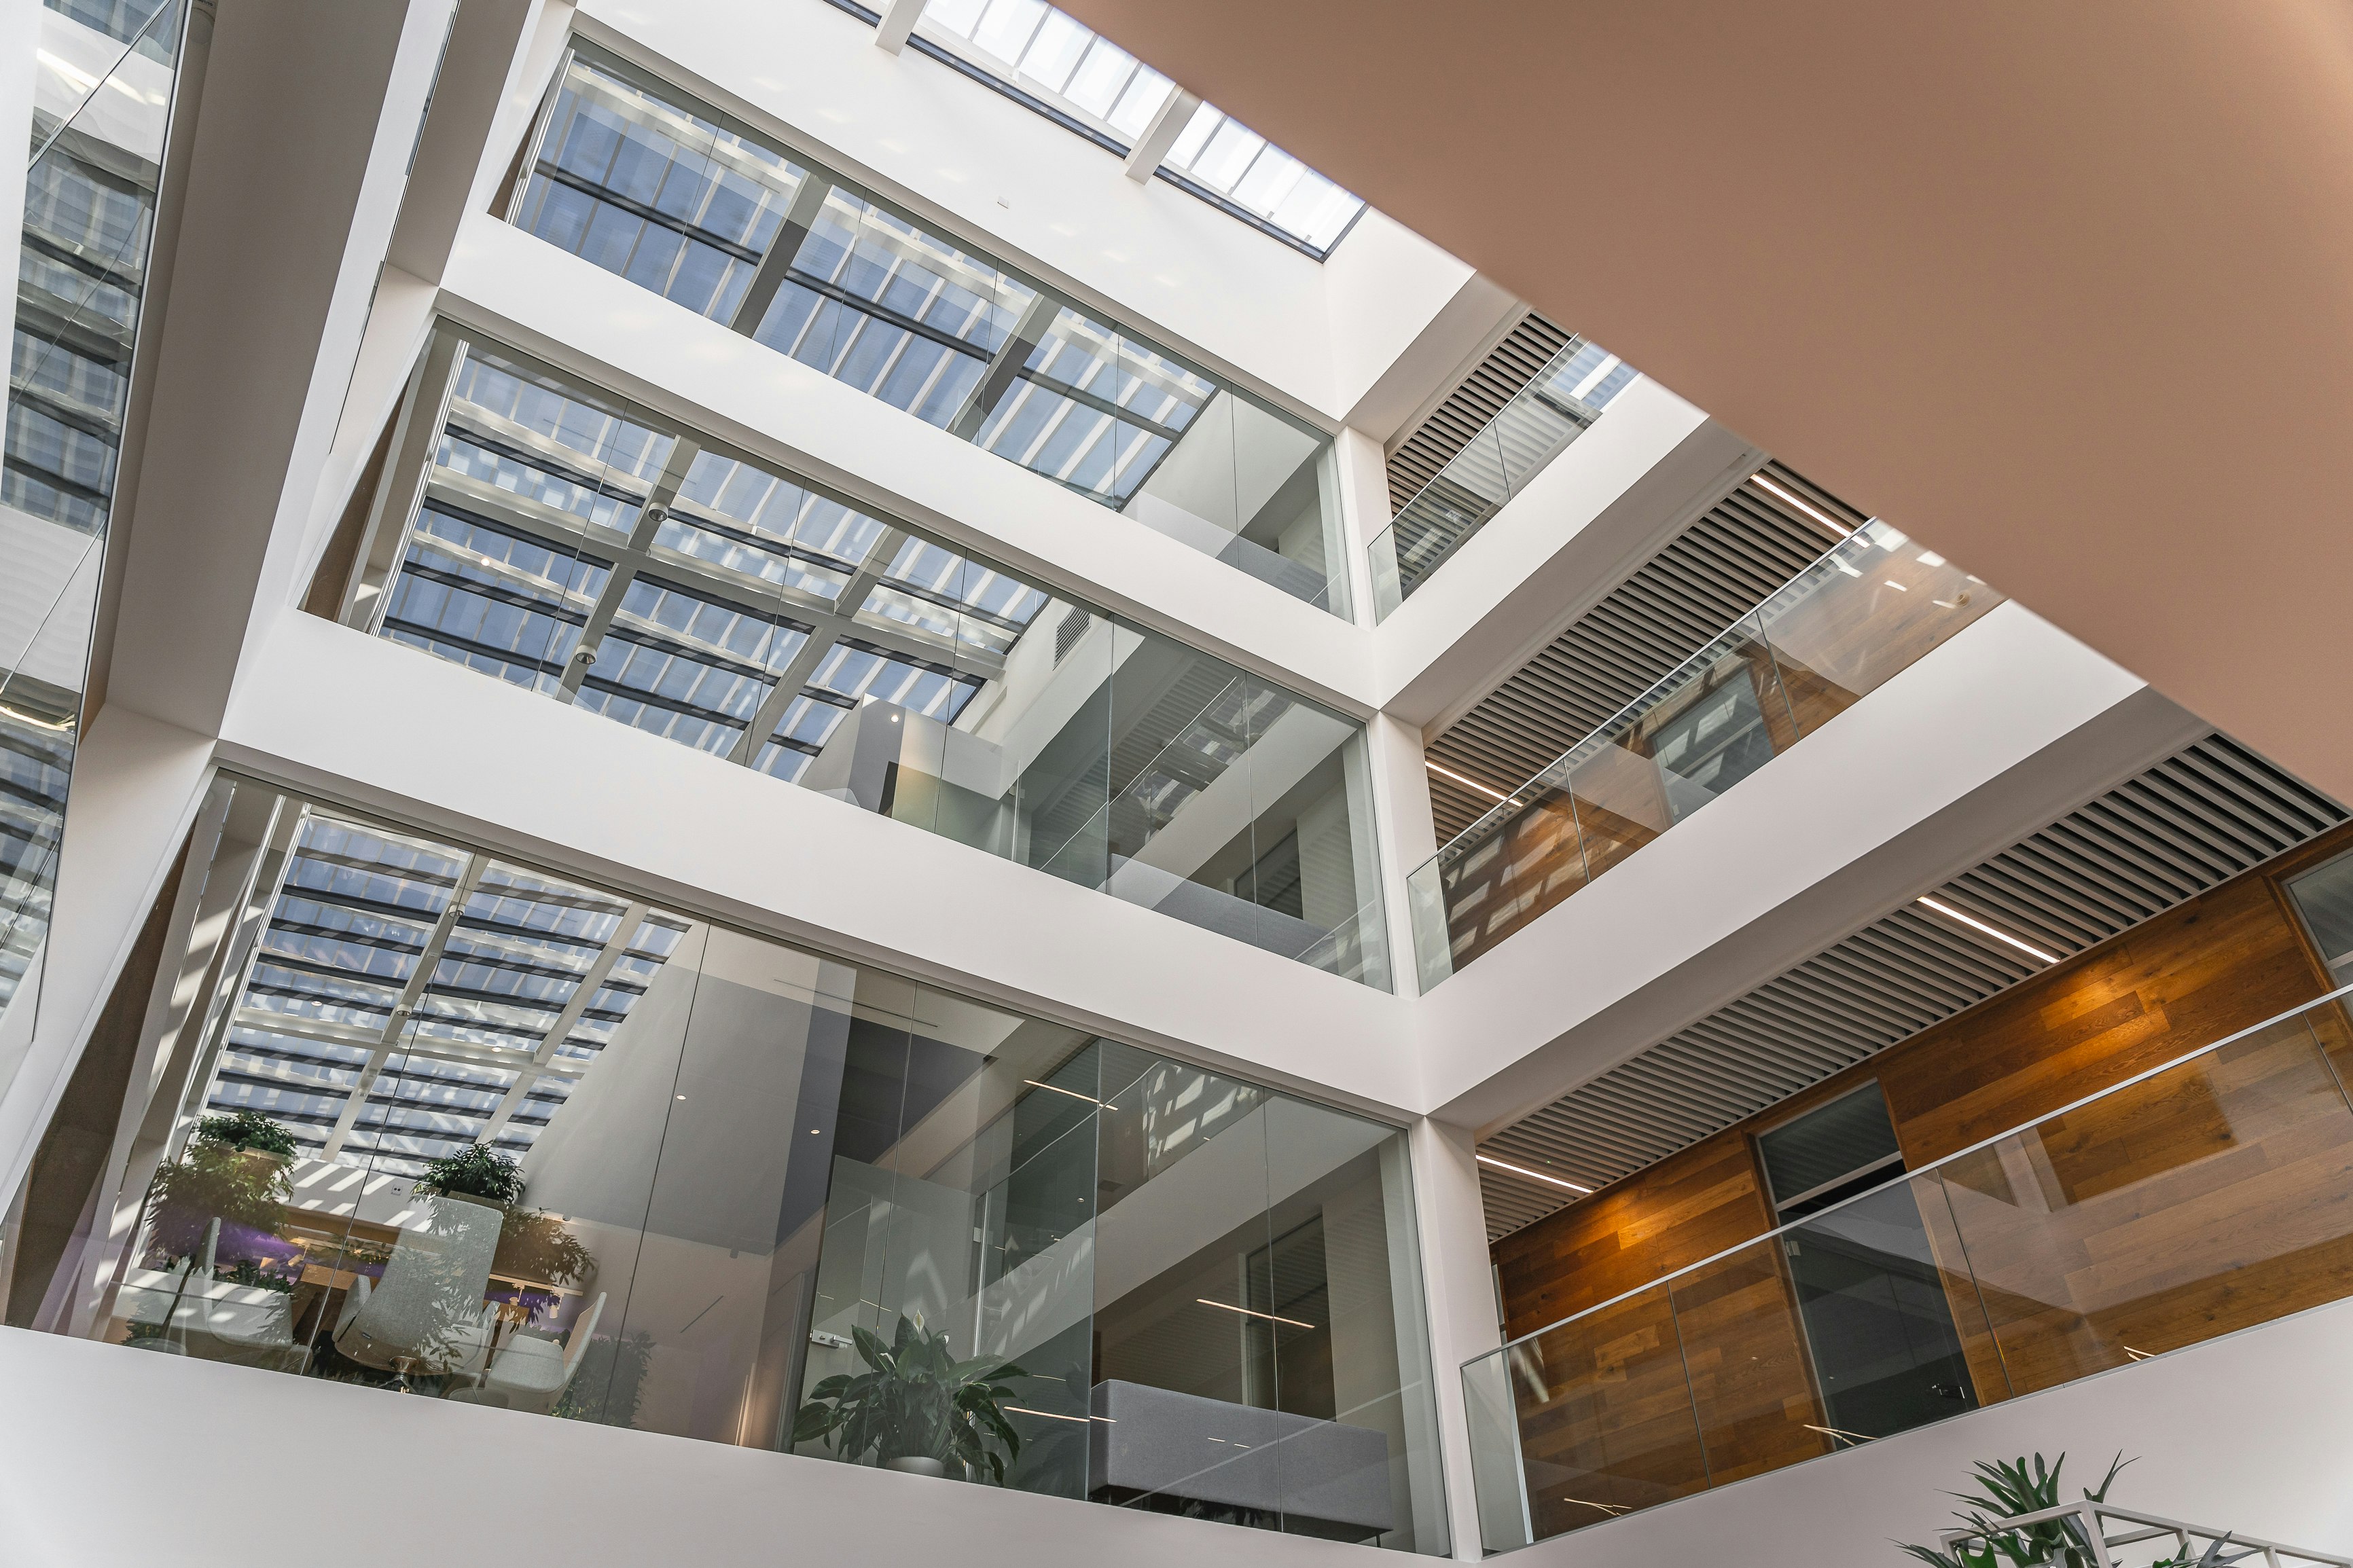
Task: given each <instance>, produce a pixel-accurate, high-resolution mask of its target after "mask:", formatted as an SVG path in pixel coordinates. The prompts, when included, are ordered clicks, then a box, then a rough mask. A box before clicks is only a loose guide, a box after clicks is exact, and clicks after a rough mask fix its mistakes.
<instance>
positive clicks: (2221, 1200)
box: [1946, 1006, 2353, 1394]
mask: <svg viewBox="0 0 2353 1568" xmlns="http://www.w3.org/2000/svg"><path fill="white" fill-rule="evenodd" d="M2342 1026H2343V1019H2342V1016H2341V1014H2339V1013H2338V1011H2337V1009H2336V1008H2334V1007H2333V1006H2332V1007H2330V1008H2328V1009H2327V1010H2325V1011H2322V1012H2316V1013H2311V1014H2306V1015H2305V1016H2298V1017H2295V1018H2293V1019H2290V1020H2287V1021H2284V1022H2282V1023H2280V1024H2277V1025H2274V1026H2271V1027H2269V1028H2266V1029H2263V1030H2259V1031H2257V1032H2256V1033H2254V1034H2253V1035H2251V1036H2248V1037H2245V1038H2242V1039H2240V1040H2237V1041H2234V1042H2232V1043H2231V1044H2229V1045H2226V1046H2223V1047H2219V1048H2218V1049H2215V1050H2213V1051H2211V1052H2208V1053H2206V1054H2205V1055H2202V1056H2200V1057H2197V1058H2193V1059H2191V1060H2189V1061H2187V1062H2183V1063H2181V1064H2180V1065H2179V1066H2177V1067H2174V1068H2168V1069H2167V1070H2166V1071H2164V1072H2162V1073H2159V1074H2158V1075H2157V1076H2155V1077H2153V1078H2148V1079H2141V1080H2140V1081H2138V1082H2137V1083H2134V1084H2131V1085H2128V1086H2126V1088H2123V1089H2118V1090H2116V1091H2115V1092H2113V1093H2111V1094H2108V1095H2105V1096H2103V1097H2101V1098H2100V1099H2098V1100H2094V1101H2092V1102H2090V1103H2088V1104H2086V1105H2084V1106H2082V1107H2080V1108H2078V1109H2077V1110H2071V1111H2068V1112H2066V1113H2065V1114H2063V1115H2061V1116H2056V1117H2052V1118H2051V1119H2049V1120H2048V1121H2042V1122H2039V1123H2037V1124H2036V1125H2034V1126H2033V1127H2031V1128H2029V1129H2027V1130H2025V1131H2021V1132H2019V1133H2015V1134H2012V1135H2010V1136H2009V1137H2006V1138H2002V1139H2000V1140H1999V1141H1997V1142H1994V1143H1992V1144H1990V1145H1989V1146H1987V1147H1986V1148H1983V1149H1979V1150H1977V1151H1975V1152H1971V1153H1969V1154H1967V1155H1964V1156H1962V1157H1961V1158H1960V1159H1958V1160H1956V1161H1955V1162H1953V1163H1951V1164H1950V1165H1948V1166H1947V1168H1946V1177H1947V1192H1948V1193H1949V1194H1950V1196H1951V1199H1952V1212H1953V1215H1954V1218H1955V1221H1956V1223H1957V1229H1958V1232H1959V1236H1960V1239H1961V1241H1962V1243H1963V1245H1964V1246H1966V1247H1967V1248H1968V1259H1969V1263H1970V1265H1971V1267H1972V1268H1973V1269H1974V1271H1975V1273H1976V1277H1977V1280H1978V1287H1979V1289H1980V1290H1981V1291H1982V1293H1983V1295H1984V1299H1985V1310H1986V1311H1987V1313H1988V1315H1989V1319H1990V1321H1991V1324H1992V1332H1993V1337H1994V1341H1995V1342H1996V1345H1997V1346H1998V1348H1999V1350H2000V1357H2001V1362H2002V1365H2003V1367H2004V1368H2005V1369H2006V1371H2007V1373H2008V1374H2009V1378H2010V1383H2011V1384H2012V1385H2013V1386H2014V1387H2015V1388H2016V1389H2017V1391H2018V1392H2019V1393H2021V1394H2028V1393H2032V1392H2033V1391H2035V1390H2037V1389H2042V1388H2048V1387H2051V1386H2052V1385H2053V1384H2061V1383H2066V1382H2070V1381H2072V1380H2073V1379H2075V1378H2078V1377H2084V1376H2088V1375H2089V1374H2091V1373H2094V1372H2101V1371H2105V1370H2106V1369H2108V1368H2110V1367H2116V1366H2124V1365H2126V1364H2128V1363H2132V1362H2134V1361H2137V1360H2140V1359H2141V1358H2142V1357H2144V1356H2148V1355H2155V1354H2158V1353H2161V1352H2166V1351H2169V1350H2177V1349H2179V1348H2180V1347H2181V1346H2182V1345H2184V1344H2188V1343H2193V1342H2197V1341H2199V1340H2203V1339H2210V1338H2211V1337H2213V1336H2214V1335H2216V1334H2221V1333H2228V1332H2230V1331H2233V1330H2236V1329H2242V1328H2246V1327H2248V1326H2250V1325H2252V1324H2254V1323H2260V1322H2264V1321H2269V1320H2270V1319H2272V1318H2275V1317H2278V1316H2281V1315H2282V1314H2284V1313H2285V1312H2289V1311H2293V1310H2296V1309H2297V1308H2299V1307H2302V1306H2307V1305H2311V1304H2313V1303H2314V1302H2315V1301H2316V1300H2332V1299H2334V1298H2335V1297H2336V1296H2337V1295H2339V1294H2342V1293H2343V1289H2344V1288H2343V1286H2341V1285H2333V1284H2328V1283H2325V1282H2323V1281H2324V1280H2325V1279H2327V1278H2328V1277H2330V1276H2334V1277H2335V1278H2336V1279H2345V1278H2346V1277H2347V1274H2348V1268H2353V1218H2348V1213H2353V1110H2348V1105H2347V1103H2346V1100H2345V1094H2344V1089H2343V1087H2342V1084H2341V1083H2340V1081H2339V1079H2338V1078H2337V1073H2336V1071H2335V1070H2333V1069H2332V1068H2331V1065H2330V1062H2329V1059H2328V1057H2327V1053H2326V1052H2324V1050H2323V1048H2322V1045H2323V1040H2324V1039H2325V1038H2327V1036H2326V1035H2324V1034H2323V1032H2322V1031H2324V1030H2326V1031H2330V1032H2332V1033H2339V1037H2341V1033H2340V1032H2341V1030H2342Z"/></svg>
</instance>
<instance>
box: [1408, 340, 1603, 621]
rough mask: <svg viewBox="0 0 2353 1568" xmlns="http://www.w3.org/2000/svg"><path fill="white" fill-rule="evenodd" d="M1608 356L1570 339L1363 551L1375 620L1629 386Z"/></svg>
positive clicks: (1409, 591)
mask: <svg viewBox="0 0 2353 1568" xmlns="http://www.w3.org/2000/svg"><path fill="white" fill-rule="evenodd" d="M1633 375H1634V372H1633V368H1632V367H1631V366H1630V365H1627V364H1625V363H1623V362H1622V361H1620V359H1619V358H1618V357H1617V356H1616V355H1614V354H1611V353H1608V352H1606V351H1605V350H1603V349H1601V348H1599V347H1598V346H1596V345H1595V344H1592V343H1588V342H1584V341H1583V340H1581V339H1572V340H1571V341H1570V342H1569V343H1568V346H1567V347H1566V348H1564V349H1562V350H1561V351H1560V353H1557V354H1556V355H1555V356H1554V357H1553V359H1552V361H1551V362H1550V363H1547V364H1546V366H1545V367H1544V369H1542V370H1540V371H1538V372H1537V373H1536V374H1535V376H1533V377H1531V378H1530V380H1529V381H1528V384H1526V385H1525V386H1524V387H1522V388H1521V389H1520V391H1519V392H1518V393H1517V394H1515V395H1514V396H1513V398H1512V399H1511V401H1510V402H1508V403H1506V404H1504V406H1503V408H1502V410H1501V411H1500V412H1498V413H1497V414H1496V416H1495V417H1494V418H1493V419H1492V420H1490V421H1489V422H1488V424H1487V426H1486V427H1485V428H1484V429H1482V430H1481V431H1480V432H1479V433H1478V434H1477V435H1476V436H1474V437H1472V438H1471V440H1469V441H1468V442H1466V443H1465V444H1464V445H1463V447H1462V449H1461V451H1459V452H1457V453H1456V454H1455V455H1454V457H1453V458H1451V460H1450V461H1449V462H1448V463H1447V465H1446V467H1445V468H1441V469H1440V470H1439V472H1438V475H1437V477H1436V478H1434V479H1431V480H1430V483H1429V484H1427V485H1425V486H1423V487H1422V489H1421V490H1420V491H1419V493H1418V494H1416V495H1415V496H1414V497H1413V499H1411V500H1409V501H1407V502H1406V503H1405V505H1404V506H1402V507H1400V508H1398V514H1397V517H1396V518H1395V520H1394V521H1391V522H1390V524H1389V526H1388V528H1386V529H1383V530H1382V531H1381V532H1380V533H1379V535H1378V536H1377V537H1376V538H1375V539H1374V541H1373V542H1372V543H1371V545H1370V546H1368V552H1369V555H1370V559H1371V563H1372V574H1373V585H1374V586H1373V593H1374V605H1375V608H1376V610H1377V615H1378V616H1379V617H1380V618H1384V619H1386V618H1387V617H1388V614H1389V612H1390V611H1392V610H1394V609H1396V608H1397V607H1398V605H1401V604H1403V603H1404V602H1405V601H1406V600H1407V599H1408V598H1409V597H1410V596H1411V595H1412V594H1413V592H1414V590H1415V589H1416V588H1418V587H1419V586H1420V585H1421V584H1422V582H1423V581H1424V580H1425V579H1426V578H1428V577H1429V575H1430V573H1432V572H1434V571H1436V570H1437V569H1438V566H1439V563H1440V562H1442V561H1444V560H1445V559H1446V558H1447V556H1449V555H1451V553H1453V552H1454V550H1455V548H1456V547H1457V546H1458V545H1460V544H1461V542H1463V541H1464V540H1466V539H1468V538H1470V537H1471V536H1472V534H1473V533H1476V532H1477V531H1479V530H1480V529H1482V528H1483V527H1485V526H1486V524H1487V521H1488V520H1489V519H1491V518H1493V516H1494V515H1495V514H1496V513H1497V512H1498V511H1501V510H1503V508H1504V503H1505V502H1507V501H1509V500H1511V499H1512V497H1514V495H1517V494H1518V493H1519V491H1520V489H1521V488H1522V487H1524V486H1525V484H1526V483H1527V481H1528V480H1529V479H1533V478H1535V475H1536V474H1537V472H1538V471H1539V470H1541V469H1542V468H1544V466H1545V465H1546V463H1549V462H1551V461H1552V459H1553V458H1555V457H1556V456H1558V455H1559V453H1560V452H1561V450H1562V449H1563V448H1564V447H1567V445H1568V444H1569V443H1570V442H1571V441H1574V440H1575V439H1577V437H1578V436H1579V435H1580V434H1582V433H1583V432H1584V431H1585V430H1586V429H1587V427H1588V426H1591V425H1592V423H1593V421H1594V420H1595V419H1597V418H1599V416H1600V415H1601V411H1602V410H1603V409H1604V408H1606V407H1608V406H1609V400H1610V399H1611V398H1613V397H1615V396H1616V395H1618V393H1619V392H1620V390H1622V389H1623V388H1624V386H1625V385H1626V384H1627V383H1628V382H1630V381H1631V380H1632V379H1633Z"/></svg>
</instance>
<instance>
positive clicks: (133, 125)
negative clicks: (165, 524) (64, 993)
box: [0, 0, 183, 1012]
mask: <svg viewBox="0 0 2353 1568" xmlns="http://www.w3.org/2000/svg"><path fill="white" fill-rule="evenodd" d="M182 22H183V16H182V13H181V9H180V6H179V4H178V0H48V3H47V6H46V8H45V9H44V10H43V11H42V12H41V15H40V32H39V44H38V47H37V59H36V62H35V65H34V68H33V69H32V70H31V71H30V73H29V74H30V76H31V78H32V81H33V116H32V125H31V142H30V145H29V146H28V147H27V148H26V155H27V158H28V165H27V168H26V177H25V221H24V231H23V236H22V242H21V245H20V247H19V250H18V254H17V273H16V335H15V339H14V346H13V348H12V350H11V357H10V361H9V366H10V368H9V381H8V420H7V430H6V436H5V446H0V1012H5V1011H6V1009H7V1007H8V1005H9V1004H10V1002H11V1001H12V1000H13V999H14V998H15V996H16V993H17V991H18V990H19V989H20V988H21V987H23V986H25V985H26V984H27V981H28V979H29V977H30V976H31V975H32V973H33V971H34V965H35V963H36V962H37V955H38V954H39V952H40V949H41V944H42V941H43V939H44V938H45V937H46V936H47V933H48V925H49V905H50V895H51V891H52V889H54V888H55V886H56V882H57V856H58V840H59V837H61V835H62V833H63V831H64V826H65V806H66V788H67V783H68V780H69V777H70V775H71V773H72V769H73V754H74V744H75V741H76V738H77V736H78V734H79V727H80V722H81V697H82V686H83V680H84V677H85V673H86V670H87V668H88V665H89V661H90V627H91V621H92V616H93V615H94V613H95V611H96V608H97V605H98V587H99V568H100V563H102V561H103V559H104V555H105V539H106V527H107V520H108V517H109V514H110V512H111V510H112V507H113V500H114V487H115V478H116V468H117V464H118V461H119V454H120V450H121V443H122V424H123V418H124V415H125V411H126V409H127V406H128V405H129V401H130V392H131V352H132V343H133V342H134V341H135V339H136V337H137V335H138V329H139V312H140V305H141V300H142V292H143V289H144V286H145V281H146V268H147V252H148V247H149V245H150V243H151V242H152V240H153V235H154V225H155V198H156V192H157V189H158V187H159V184H160V182H161V179H162V174H163V168H162V165H163V160H164V133H165V130H166V128H167V126H168V124H169V121H170V118H171V106H172V89H173V84H174V79H175V74H176V68H177V66H178V60H179V49H180V44H181V36H180V35H181V26H182Z"/></svg>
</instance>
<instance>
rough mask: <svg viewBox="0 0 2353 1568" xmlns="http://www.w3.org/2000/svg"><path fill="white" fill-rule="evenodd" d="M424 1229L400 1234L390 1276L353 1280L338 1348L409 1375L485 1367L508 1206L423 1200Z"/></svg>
mask: <svg viewBox="0 0 2353 1568" xmlns="http://www.w3.org/2000/svg"><path fill="white" fill-rule="evenodd" d="M417 1202H418V1203H419V1204H421V1205H428V1209H427V1215H426V1224H425V1226H424V1228H422V1229H417V1230H407V1231H404V1232H402V1233H401V1237H400V1239H399V1241H398V1242H396V1244H395V1245H394V1247H393V1249H392V1258H391V1260H390V1261H388V1262H387V1263H386V1264H385V1268H384V1278H383V1279H381V1280H379V1281H376V1282H375V1283H374V1284H370V1283H369V1281H368V1279H367V1277H366V1276H365V1275H362V1276H361V1277H360V1278H359V1279H355V1280H353V1283H352V1288H351V1290H350V1293H349V1294H348V1295H346V1296H345V1297H344V1299H343V1315H342V1316H341V1317H340V1318H338V1319H337V1320H336V1322H335V1335H334V1339H335V1348H336V1349H337V1350H338V1351H341V1352H343V1354H344V1355H346V1356H349V1357H350V1358H351V1359H352V1360H353V1361H355V1362H358V1363H361V1364H362V1365H364V1366H373V1367H380V1368H383V1369H384V1370H385V1371H388V1372H397V1373H400V1374H401V1375H402V1376H404V1377H406V1376H407V1375H409V1374H411V1373H466V1372H470V1371H474V1370H476V1369H478V1368H479V1367H480V1365H481V1363H482V1359H483V1356H484V1354H485V1352H487V1351H488V1349H489V1346H490V1325H491V1318H492V1316H493V1312H494V1309H486V1308H485V1306H484V1303H483V1300H482V1297H483V1294H484V1292H485V1291H486V1290H487V1289H489V1287H490V1282H491V1259H492V1258H494V1257H495V1256H496V1255H497V1252H498V1247H499V1227H500V1225H501V1221H502V1220H503V1219H504V1217H505V1216H504V1214H503V1211H501V1210H500V1209H497V1208H493V1207H491V1205H488V1204H480V1203H473V1202H470V1201H468V1200H467V1199H464V1198H451V1197H440V1198H433V1197H420V1198H418V1199H417Z"/></svg>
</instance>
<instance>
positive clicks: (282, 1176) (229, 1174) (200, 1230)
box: [147, 1110, 295, 1267]
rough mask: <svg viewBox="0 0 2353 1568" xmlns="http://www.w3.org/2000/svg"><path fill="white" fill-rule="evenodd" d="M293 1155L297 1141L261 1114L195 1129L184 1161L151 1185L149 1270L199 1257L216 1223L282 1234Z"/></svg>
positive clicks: (169, 1164) (211, 1121) (241, 1114)
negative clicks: (287, 1175) (206, 1236)
mask: <svg viewBox="0 0 2353 1568" xmlns="http://www.w3.org/2000/svg"><path fill="white" fill-rule="evenodd" d="M294 1153H295V1144H294V1137H293V1134H292V1133H290V1132H289V1131H286V1129H285V1128H283V1127H280V1125H279V1124H278V1123H277V1122H275V1121H270V1120H269V1118H268V1117H266V1116H263V1115H261V1114H259V1112H257V1111H251V1110H240V1111H237V1113H235V1114H234V1115H228V1116H207V1117H206V1118H205V1119H204V1120H203V1121H199V1122H198V1123H196V1132H195V1137H193V1138H191V1139H190V1140H189V1141H188V1146H187V1148H186V1150H185V1151H184V1152H182V1154H181V1156H180V1158H179V1159H177V1160H174V1161H166V1162H165V1163H164V1164H163V1165H162V1166H161V1167H159V1168H158V1169H157V1171H156V1172H155V1179H154V1180H153V1182H152V1183H150V1184H149V1185H148V1188H147V1203H148V1216H149V1226H150V1229H149V1238H148V1257H149V1259H150V1262H151V1263H152V1264H153V1266H155V1267H163V1266H164V1265H165V1264H167V1263H168V1262H169V1261H170V1260H171V1259H173V1258H191V1257H194V1256H195V1253H196V1251H197V1249H198V1248H199V1247H202V1246H203V1245H204V1238H205V1232H206V1229H207V1228H208V1227H209V1226H211V1224H212V1222H213V1221H214V1220H216V1219H217V1220H219V1221H220V1222H221V1223H222V1224H223V1225H234V1226H251V1227H252V1228H253V1229H255V1230H257V1231H261V1232H265V1233H268V1234H270V1235H275V1234H277V1232H278V1231H279V1230H280V1228H281V1227H282V1226H284V1225H285V1223H286V1209H285V1204H286V1200H287V1199H289V1198H290V1197H292V1196H293V1195H294V1189H293V1187H292V1185H291V1184H290V1183H289V1182H288V1181H287V1179H286V1165H287V1163H288V1162H289V1161H290V1160H291V1159H293V1158H294Z"/></svg>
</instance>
